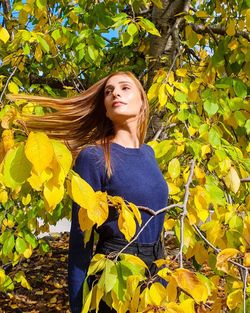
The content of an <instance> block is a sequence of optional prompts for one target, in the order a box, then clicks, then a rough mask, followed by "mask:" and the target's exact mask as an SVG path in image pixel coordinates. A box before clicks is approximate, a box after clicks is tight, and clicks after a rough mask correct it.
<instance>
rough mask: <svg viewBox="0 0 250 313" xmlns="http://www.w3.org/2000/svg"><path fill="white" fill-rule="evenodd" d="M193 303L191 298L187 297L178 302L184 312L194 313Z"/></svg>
mask: <svg viewBox="0 0 250 313" xmlns="http://www.w3.org/2000/svg"><path fill="white" fill-rule="evenodd" d="M194 304H195V303H194V300H193V299H187V300H184V301H183V302H181V303H180V308H181V309H183V311H184V312H187V313H195V309H194Z"/></svg>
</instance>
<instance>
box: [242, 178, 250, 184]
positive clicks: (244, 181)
mask: <svg viewBox="0 0 250 313" xmlns="http://www.w3.org/2000/svg"><path fill="white" fill-rule="evenodd" d="M240 182H241V183H249V182H250V177H246V178H241V180H240Z"/></svg>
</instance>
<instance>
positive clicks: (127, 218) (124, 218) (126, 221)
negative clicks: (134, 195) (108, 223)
mask: <svg viewBox="0 0 250 313" xmlns="http://www.w3.org/2000/svg"><path fill="white" fill-rule="evenodd" d="M118 227H119V230H120V231H121V232H122V233H123V235H124V236H125V239H126V240H127V241H130V240H131V238H132V237H133V236H134V235H135V231H136V223H135V220H134V217H133V214H132V213H131V212H130V211H129V210H128V208H127V207H126V205H123V206H122V209H121V210H120V214H119V217H118Z"/></svg>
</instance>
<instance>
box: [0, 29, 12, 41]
mask: <svg viewBox="0 0 250 313" xmlns="http://www.w3.org/2000/svg"><path fill="white" fill-rule="evenodd" d="M9 38H10V35H9V33H8V31H7V29H5V28H4V27H2V26H0V39H1V40H2V41H3V42H4V43H6V42H7V41H8V40H9Z"/></svg>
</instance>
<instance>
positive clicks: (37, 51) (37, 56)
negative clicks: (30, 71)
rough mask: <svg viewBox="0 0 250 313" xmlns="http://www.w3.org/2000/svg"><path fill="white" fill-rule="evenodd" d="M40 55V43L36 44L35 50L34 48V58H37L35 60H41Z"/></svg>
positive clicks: (41, 52)
mask: <svg viewBox="0 0 250 313" xmlns="http://www.w3.org/2000/svg"><path fill="white" fill-rule="evenodd" d="M42 57H43V51H42V49H41V47H40V45H37V46H36V50H35V59H36V60H37V62H41V60H42Z"/></svg>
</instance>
